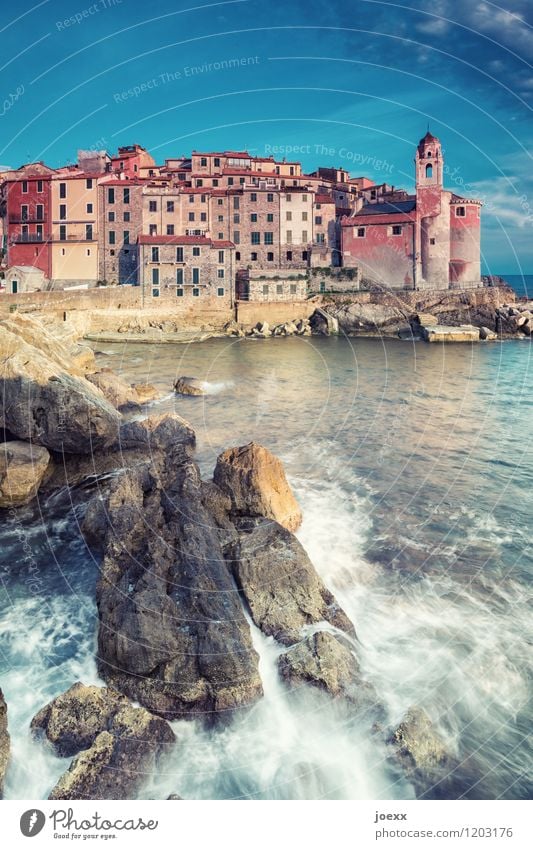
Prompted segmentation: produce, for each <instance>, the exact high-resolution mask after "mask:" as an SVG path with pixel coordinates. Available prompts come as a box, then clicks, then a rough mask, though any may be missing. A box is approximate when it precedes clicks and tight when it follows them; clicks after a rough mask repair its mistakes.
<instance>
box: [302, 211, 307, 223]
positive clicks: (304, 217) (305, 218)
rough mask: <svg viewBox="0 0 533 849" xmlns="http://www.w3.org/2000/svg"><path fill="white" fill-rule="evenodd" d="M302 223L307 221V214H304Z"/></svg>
mask: <svg viewBox="0 0 533 849" xmlns="http://www.w3.org/2000/svg"><path fill="white" fill-rule="evenodd" d="M302 221H307V212H302Z"/></svg>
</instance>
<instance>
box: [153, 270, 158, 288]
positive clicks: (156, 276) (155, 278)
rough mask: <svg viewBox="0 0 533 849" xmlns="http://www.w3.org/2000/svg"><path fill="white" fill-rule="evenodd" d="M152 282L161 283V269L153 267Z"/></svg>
mask: <svg viewBox="0 0 533 849" xmlns="http://www.w3.org/2000/svg"><path fill="white" fill-rule="evenodd" d="M152 283H153V284H154V285H155V286H157V285H158V284H159V269H158V268H152Z"/></svg>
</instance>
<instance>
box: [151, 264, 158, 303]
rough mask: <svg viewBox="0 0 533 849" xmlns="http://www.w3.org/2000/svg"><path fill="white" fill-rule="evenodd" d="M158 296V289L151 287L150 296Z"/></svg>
mask: <svg viewBox="0 0 533 849" xmlns="http://www.w3.org/2000/svg"><path fill="white" fill-rule="evenodd" d="M154 270H155V269H154ZM158 297H159V289H152V298H158Z"/></svg>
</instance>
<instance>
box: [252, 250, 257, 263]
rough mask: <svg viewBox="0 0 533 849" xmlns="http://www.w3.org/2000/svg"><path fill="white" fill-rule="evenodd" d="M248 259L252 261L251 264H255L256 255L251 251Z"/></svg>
mask: <svg viewBox="0 0 533 849" xmlns="http://www.w3.org/2000/svg"><path fill="white" fill-rule="evenodd" d="M250 259H251V260H252V262H257V253H256V252H255V251H252V253H251V254H250Z"/></svg>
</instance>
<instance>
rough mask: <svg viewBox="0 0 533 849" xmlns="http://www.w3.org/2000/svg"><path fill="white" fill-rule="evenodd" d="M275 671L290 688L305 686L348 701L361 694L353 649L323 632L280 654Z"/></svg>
mask: <svg viewBox="0 0 533 849" xmlns="http://www.w3.org/2000/svg"><path fill="white" fill-rule="evenodd" d="M278 669H279V672H280V675H281V677H282V678H283V680H284V681H285V682H286V683H287V684H289V685H290V686H291V687H301V686H302V685H304V684H307V685H311V686H313V687H316V688H317V689H319V690H322V691H325V692H326V693H328V694H329V695H330V696H332V697H333V698H342V699H346V700H348V701H351V702H356V701H358V700H360V695H362V693H361V694H358V689H361V690H362V689H363V685H362V684H361V682H360V672H359V664H358V662H357V660H356V657H355V654H354V652H353V649H352V648H351V646H350V644H349V643H348V642H347V641H346V640H342V639H340V638H338V637H336V636H334V635H333V634H330V633H329V632H327V631H317V632H316V633H315V634H312V635H311V636H309V637H306V639H305V640H302V642H301V643H297V644H296V645H295V646H293V647H292V648H291V649H289V651H287V652H285V653H284V654H282V655H280V657H279V658H278Z"/></svg>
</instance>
